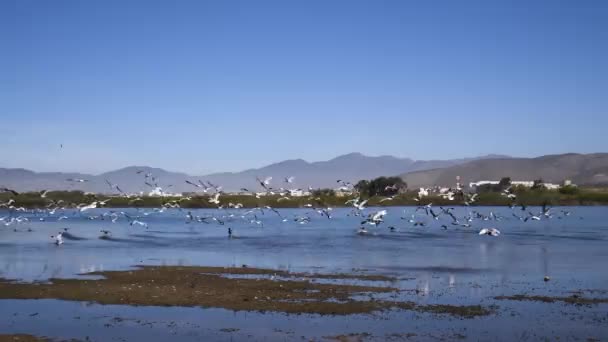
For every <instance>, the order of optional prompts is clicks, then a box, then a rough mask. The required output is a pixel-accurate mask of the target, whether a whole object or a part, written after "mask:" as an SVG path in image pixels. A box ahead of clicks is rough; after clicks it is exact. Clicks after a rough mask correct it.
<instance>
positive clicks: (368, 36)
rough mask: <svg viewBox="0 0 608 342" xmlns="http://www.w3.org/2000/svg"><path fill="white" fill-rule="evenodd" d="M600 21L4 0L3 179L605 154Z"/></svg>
mask: <svg viewBox="0 0 608 342" xmlns="http://www.w3.org/2000/svg"><path fill="white" fill-rule="evenodd" d="M607 17H608V2H604V1H587V2H584V3H580V2H567V1H564V2H553V1H537V2H485V1H465V2H458V3H456V2H444V3H427V2H399V1H387V2H382V3H377V2H371V1H361V2H351V1H331V2H324V1H310V2H281V1H260V2H255V3H252V2H247V1H225V2H224V1H223V2H197V1H180V2H178V3H173V2H166V1H146V2H137V1H129V2H123V1H103V2H80V1H53V2H41V1H27V0H24V1H3V2H1V3H0V19H2V20H0V38H1V39H2V41H3V42H5V49H6V51H8V52H9V53H7V54H5V58H2V59H0V75H1V76H0V79H1V80H3V82H0V112H1V113H3V114H2V117H3V120H2V124H1V125H0V155H2V156H3V160H2V161H0V167H9V168H13V167H19V168H26V169H31V170H35V171H78V172H84V173H93V174H99V173H102V172H105V171H108V170H114V169H118V168H122V167H125V166H129V165H148V166H153V167H160V168H163V169H167V170H175V171H180V172H185V173H188V174H193V175H199V174H209V173H215V172H224V171H227V172H238V171H242V170H244V169H248V168H257V167H261V166H264V165H268V164H271V163H274V162H278V161H282V160H286V159H296V158H302V159H304V160H307V161H319V160H328V159H331V158H334V157H336V156H339V155H343V154H346V153H351V152H353V151H357V152H361V153H363V154H365V155H372V156H376V155H393V156H397V157H407V158H412V159H416V160H430V159H455V158H464V157H475V156H481V155H487V154H504V155H510V156H521V157H533V156H540V155H546V154H560V153H565V152H573V151H574V152H578V153H594V152H598V151H599V152H601V151H608V140H607V139H605V138H604V135H605V127H608V115H606V114H607V112H608V97H606V94H608V45H607V44H606V43H605V42H607V41H608V20H605V18H607ZM61 144H63V149H60V148H59V146H60V145H61Z"/></svg>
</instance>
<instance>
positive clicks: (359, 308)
mask: <svg viewBox="0 0 608 342" xmlns="http://www.w3.org/2000/svg"><path fill="white" fill-rule="evenodd" d="M86 275H95V276H102V277H103V278H102V279H98V280H88V279H51V280H50V281H49V282H46V283H16V282H13V281H10V280H2V281H0V299H62V300H71V301H85V302H96V303H99V304H123V305H142V306H201V307H207V308H224V309H229V310H235V311H241V310H245V311H262V312H264V311H273V312H284V313H292V314H304V313H307V314H321V315H349V314H368V313H372V312H376V311H384V310H391V309H401V310H411V311H417V312H428V313H435V314H448V315H453V316H459V317H465V318H471V317H476V316H484V315H489V314H491V313H492V312H493V311H492V308H488V307H483V306H480V305H468V306H458V305H449V304H418V303H414V302H411V301H398V300H394V301H389V300H386V299H377V298H375V297H374V296H375V295H379V294H389V293H395V294H397V293H398V292H399V291H400V290H399V289H397V288H394V287H386V286H364V285H344V284H326V283H317V282H315V280H316V279H359V280H367V281H370V280H374V281H375V280H378V279H381V280H390V279H391V278H390V277H384V276H375V275H348V274H333V275H332V274H322V275H318V276H317V275H314V274H302V273H289V272H284V271H274V270H269V269H260V268H248V267H243V268H222V267H176V266H138V267H136V269H135V270H132V271H108V272H92V273H88V274H86ZM235 275H239V276H242V275H250V276H259V275H265V276H267V277H264V278H260V277H254V278H242V277H238V278H232V277H230V276H235ZM275 275H276V276H280V277H281V278H280V279H276V278H274V277H275ZM271 277H272V278H271ZM290 278H291V279H290ZM294 278H295V279H294ZM355 297H356V298H355ZM362 297H363V298H362Z"/></svg>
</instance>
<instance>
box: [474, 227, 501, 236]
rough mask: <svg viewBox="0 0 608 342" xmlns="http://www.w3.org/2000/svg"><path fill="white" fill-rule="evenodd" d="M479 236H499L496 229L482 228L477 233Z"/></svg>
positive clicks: (498, 231)
mask: <svg viewBox="0 0 608 342" xmlns="http://www.w3.org/2000/svg"><path fill="white" fill-rule="evenodd" d="M479 235H489V236H498V235H500V230H498V229H496V228H484V229H482V230H480V231H479Z"/></svg>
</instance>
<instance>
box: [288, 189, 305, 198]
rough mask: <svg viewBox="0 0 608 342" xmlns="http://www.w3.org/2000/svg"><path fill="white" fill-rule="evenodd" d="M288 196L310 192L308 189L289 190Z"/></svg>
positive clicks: (298, 195) (299, 195)
mask: <svg viewBox="0 0 608 342" xmlns="http://www.w3.org/2000/svg"><path fill="white" fill-rule="evenodd" d="M289 196H291V197H304V196H310V192H309V191H304V190H302V189H296V190H289Z"/></svg>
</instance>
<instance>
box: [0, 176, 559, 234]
mask: <svg viewBox="0 0 608 342" xmlns="http://www.w3.org/2000/svg"><path fill="white" fill-rule="evenodd" d="M137 174H144V183H145V184H146V185H148V186H150V187H156V188H160V187H159V186H158V180H157V178H156V177H155V176H154V175H153V174H152V173H144V171H137ZM256 180H257V183H258V184H259V187H260V188H261V191H260V192H255V191H250V190H249V189H245V188H242V189H241V191H244V192H249V193H251V194H252V195H253V196H255V197H256V198H260V197H261V196H263V195H278V196H279V199H278V201H281V200H285V199H289V198H290V196H292V194H293V193H294V191H300V189H286V188H283V187H280V188H278V189H275V188H273V187H272V186H271V182H272V177H267V178H264V179H261V178H256ZM67 181H68V182H72V183H83V182H87V180H86V179H67ZM185 182H186V183H187V184H190V185H191V186H193V187H194V188H196V189H197V190H200V191H202V192H203V193H205V194H207V195H208V202H209V203H210V204H213V205H215V206H217V208H218V209H220V211H219V212H220V213H221V215H211V214H208V215H205V216H198V215H194V214H193V213H192V211H187V212H186V214H185V223H186V224H193V223H203V224H218V225H221V226H224V225H226V223H227V222H232V221H234V220H236V219H243V220H245V221H248V222H249V223H250V224H253V225H256V226H261V227H263V225H264V223H263V221H262V220H261V219H260V218H259V216H258V215H264V213H265V211H270V212H272V213H274V214H275V215H276V216H277V217H278V218H279V219H280V220H281V221H282V222H289V221H293V222H296V223H297V224H302V225H303V224H307V223H309V222H311V220H312V219H313V216H315V215H320V216H322V217H325V218H326V219H328V220H331V219H332V211H333V208H331V207H329V206H327V205H325V204H324V203H323V201H322V199H321V198H319V197H315V196H314V195H311V197H310V202H311V203H309V204H306V205H304V207H305V208H307V209H309V211H308V212H306V213H305V214H303V215H294V216H293V218H287V217H286V216H284V215H283V214H282V213H281V212H280V211H279V210H277V209H275V208H272V207H270V206H258V207H255V208H252V209H248V210H245V211H244V212H241V211H238V212H235V211H233V210H232V209H241V208H243V204H241V203H232V202H229V203H225V201H222V200H221V199H222V195H223V194H224V192H223V191H222V187H221V186H218V185H216V184H213V183H211V182H204V181H201V180H199V181H198V182H192V181H189V180H186V181H185ZM293 182H294V177H285V178H284V179H283V183H284V184H285V186H289V185H291V184H292V183H293ZM106 183H107V185H108V186H109V187H110V188H111V189H112V191H118V192H119V193H120V194H121V195H120V196H124V197H130V198H132V199H131V200H130V201H129V204H135V203H136V202H138V201H142V198H141V197H138V196H134V197H132V196H130V195H127V194H125V193H124V192H123V191H122V189H121V188H120V186H118V185H117V184H113V183H112V182H110V181H108V180H106ZM337 184H338V190H342V191H352V192H353V193H356V190H355V188H354V186H353V184H352V183H350V182H347V181H344V180H337ZM309 190H313V189H312V188H309ZM385 190H386V191H388V190H392V191H394V193H397V191H398V190H399V189H398V187H397V186H395V185H390V186H387V187H386V189H385ZM0 192H7V193H10V194H11V195H13V196H18V195H19V193H18V192H17V191H15V190H12V189H8V188H2V187H0ZM47 193H48V191H46V190H43V191H40V192H39V195H40V197H41V198H47V197H46V196H47ZM433 193H436V194H437V196H439V197H442V198H444V199H447V200H450V201H455V198H456V197H458V198H459V199H462V204H464V206H466V207H469V206H470V205H471V204H474V203H475V202H476V200H477V194H474V193H473V194H470V193H466V192H464V191H463V190H462V189H461V188H456V189H451V188H450V189H442V190H439V191H437V189H431V188H420V190H419V191H418V193H417V196H416V198H415V200H416V201H417V202H418V203H419V205H418V206H417V207H416V208H415V212H414V214H411V215H410V216H407V215H406V216H402V217H401V220H404V221H407V222H408V223H410V224H412V226H413V227H426V226H430V223H429V220H430V221H431V222H434V221H438V223H440V224H441V228H443V229H446V230H447V229H448V227H449V226H448V224H449V225H451V226H457V227H462V228H471V227H472V222H473V221H474V220H479V221H493V222H497V221H501V220H505V219H507V217H504V216H501V215H499V214H495V213H493V212H492V211H490V212H489V214H488V215H485V214H483V213H481V212H479V211H477V210H469V211H468V215H466V216H464V217H457V216H456V215H455V214H454V210H455V209H454V208H452V207H449V208H444V207H438V208H437V207H434V206H433V205H432V203H425V202H428V201H430V199H431V197H430V196H431V194H433ZM91 195H94V194H91ZM502 195H503V196H505V197H507V198H509V199H510V200H511V204H510V205H509V207H510V208H511V209H512V211H513V212H512V217H514V218H516V219H517V220H520V221H522V222H528V221H530V220H532V221H539V220H541V219H550V218H553V217H554V216H557V218H559V219H562V218H564V217H566V216H569V215H570V214H571V213H570V212H569V211H566V210H561V211H559V212H556V213H555V214H554V212H553V210H552V208H550V207H548V206H547V205H543V206H542V209H541V211H540V212H539V213H534V212H533V211H532V210H529V209H528V208H527V207H526V206H525V205H516V201H517V195H516V194H515V193H513V192H512V190H511V188H507V189H506V190H504V191H503V192H502ZM395 197H396V195H393V196H388V197H384V198H382V199H380V200H379V201H378V202H379V203H385V202H389V201H392V200H393V199H394V198H395ZM112 198H113V197H110V198H106V199H104V200H101V199H99V198H95V201H92V202H90V203H80V204H77V205H75V204H69V203H65V202H64V201H62V200H58V201H54V200H51V199H48V198H47V201H48V202H49V204H48V205H47V206H46V208H44V209H26V208H24V207H16V206H15V205H14V204H15V199H13V198H10V199H9V200H8V201H7V202H4V203H0V208H6V209H8V213H9V215H8V216H4V217H0V223H2V224H4V226H11V225H18V224H23V223H27V222H29V221H30V218H29V217H27V215H25V214H26V213H36V214H39V217H37V219H38V220H39V221H42V222H44V221H47V220H48V221H62V220H67V219H69V217H68V216H66V215H67V214H68V213H70V212H71V214H72V215H81V216H83V215H84V216H86V215H87V213H86V212H87V211H88V210H90V209H94V208H103V207H104V206H105V205H106V204H107V203H108V202H109V201H111V200H112ZM190 199H192V198H191V197H181V198H179V199H173V200H170V201H167V202H166V203H164V204H163V205H162V206H161V207H159V208H154V209H152V210H150V211H141V210H140V209H137V210H138V214H137V215H132V214H129V213H126V212H124V211H116V210H108V211H106V212H103V213H101V214H98V215H89V216H86V218H87V219H89V220H102V221H106V220H107V221H110V222H111V223H115V222H117V221H118V220H127V222H128V223H129V225H130V226H141V227H144V228H148V223H146V222H145V218H146V217H147V216H149V215H152V214H157V213H163V212H165V211H167V210H179V211H185V210H186V209H182V207H181V203H182V202H184V201H188V200H190ZM427 199H428V200H427ZM368 202H369V199H363V198H361V196H358V197H356V198H353V199H349V200H347V201H346V202H345V205H347V206H349V207H350V208H351V211H350V212H349V213H348V216H354V217H360V220H358V222H360V228H359V230H358V231H357V233H358V234H360V235H366V234H369V231H368V230H367V228H366V227H367V226H373V227H379V226H381V225H382V224H384V222H385V221H384V218H385V216H386V215H387V214H388V211H387V210H386V209H381V210H375V211H372V212H370V213H366V212H367V210H368V207H367V204H368ZM313 203H314V204H313ZM423 203H424V204H423ZM74 208H75V209H76V210H72V209H74ZM404 212H405V210H404ZM20 213H23V214H20ZM419 213H420V214H419ZM442 217H447V218H448V220H449V222H447V223H446V222H445V220H442V219H441V218H442ZM387 228H388V229H389V231H391V232H394V231H396V229H397V228H396V227H395V226H388V227H387ZM14 230H15V231H18V230H17V228H14ZM67 230H68V229H67V228H65V229H64V230H63V231H61V232H59V233H57V234H55V235H53V236H51V238H52V239H53V241H54V243H55V244H57V245H61V244H63V243H64V236H65V235H66V234H69V233H67ZM28 231H32V230H31V228H28ZM100 232H101V233H102V235H101V236H100V238H102V239H103V238H107V237H108V236H110V234H111V232H110V231H109V230H107V229H102V230H101V231H100ZM232 233H233V230H232V228H228V236H229V237H232ZM478 234H479V235H489V236H494V237H496V236H499V235H500V234H501V232H500V230H498V229H497V228H494V227H485V228H483V229H481V230H479V232H478Z"/></svg>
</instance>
